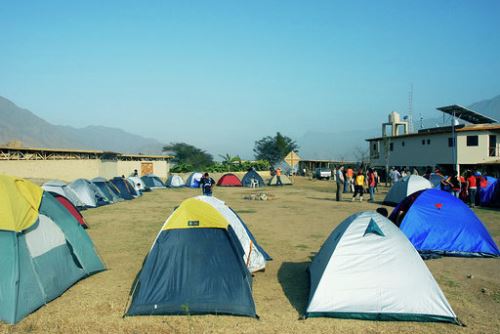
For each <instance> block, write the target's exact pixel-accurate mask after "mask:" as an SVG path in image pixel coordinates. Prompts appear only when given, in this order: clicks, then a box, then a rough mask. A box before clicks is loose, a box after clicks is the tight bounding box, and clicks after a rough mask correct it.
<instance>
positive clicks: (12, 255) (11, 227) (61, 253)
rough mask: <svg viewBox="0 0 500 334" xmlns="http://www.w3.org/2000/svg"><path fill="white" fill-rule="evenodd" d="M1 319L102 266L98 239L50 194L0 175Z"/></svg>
mask: <svg viewBox="0 0 500 334" xmlns="http://www.w3.org/2000/svg"><path fill="white" fill-rule="evenodd" d="M0 268H1V270H0V321H5V322H7V323H17V322H18V321H20V320H22V319H23V318H24V317H25V316H27V315H28V314H30V313H31V312H33V311H35V310H36V309H38V308H39V307H41V306H43V305H45V304H47V303H48V302H50V301H51V300H53V299H55V298H57V297H58V296H60V295H61V294H62V293H63V292H64V291H66V290H67V289H68V288H69V287H70V286H72V285H73V284H74V283H76V282H77V281H79V280H80V279H82V278H84V277H86V276H89V275H91V274H93V273H96V272H99V271H102V270H104V269H105V268H104V265H103V263H102V262H101V260H100V259H99V256H98V255H97V253H96V250H95V248H94V245H93V243H92V241H91V239H90V238H89V236H88V235H87V233H86V232H85V230H84V229H83V228H82V227H81V226H80V224H77V222H76V221H75V218H74V217H73V216H72V215H71V214H70V213H69V212H68V211H67V210H66V208H65V207H64V206H63V205H61V204H60V203H59V202H58V201H57V200H56V199H55V198H54V197H53V196H52V195H50V194H49V193H46V192H43V190H42V189H41V188H40V187H39V186H37V185H35V184H33V183H31V182H29V181H26V180H22V179H16V178H13V177H10V176H5V175H0Z"/></svg>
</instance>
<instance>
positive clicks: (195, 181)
mask: <svg viewBox="0 0 500 334" xmlns="http://www.w3.org/2000/svg"><path fill="white" fill-rule="evenodd" d="M202 177H203V174H202V173H198V172H194V173H191V175H189V177H188V178H187V180H186V187H189V188H199V187H200V180H201V178H202Z"/></svg>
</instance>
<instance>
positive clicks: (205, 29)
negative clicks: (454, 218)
mask: <svg viewBox="0 0 500 334" xmlns="http://www.w3.org/2000/svg"><path fill="white" fill-rule="evenodd" d="M499 17H500V1H497V0H477V1H468V0H465V1H458V0H455V1H445V0H439V1H434V0H432V1H430V0H429V1H416V0H415V1H405V0H394V1H381V0H377V1H368V0H367V1H342V2H340V1H178V2H170V1H80V2H72V1H50V0H47V1H32V2H24V1H9V2H8V1H5V0H0V95H1V96H4V97H6V98H9V99H11V100H13V101H14V102H15V103H16V104H18V105H20V106H22V107H25V108H28V109H30V110H31V111H33V112H34V113H36V114H37V115H39V116H40V117H42V118H45V119H46V120H48V121H50V122H52V123H55V124H65V125H66V124H70V125H74V126H77V127H82V126H86V125H91V124H95V125H106V126H115V127H120V128H123V129H125V130H127V131H130V132H134V133H137V134H141V135H144V136H148V137H154V138H157V139H158V140H160V141H162V142H172V141H186V142H189V143H192V144H195V145H198V146H201V147H203V148H205V149H207V150H209V151H210V152H212V153H214V154H218V153H226V152H228V153H232V154H236V153H240V154H242V155H248V154H249V152H251V150H252V148H253V142H254V141H255V140H256V139H259V138H261V137H262V136H265V135H270V134H273V133H275V132H276V131H281V132H282V133H285V134H287V135H289V136H292V137H293V138H295V139H299V138H300V137H301V136H302V135H303V134H304V133H305V132H307V131H318V132H337V131H345V130H355V129H368V128H378V127H379V124H380V123H381V122H382V121H383V120H385V119H386V115H387V114H388V113H389V112H390V111H392V110H396V111H400V112H401V113H403V114H404V113H405V112H406V111H407V110H408V91H409V87H410V84H412V83H413V87H414V112H415V117H418V114H419V113H422V114H423V115H424V116H435V115H437V112H436V111H435V109H434V108H435V107H437V106H441V105H445V104H451V103H458V104H463V105H468V104H470V103H472V102H476V101H478V100H482V99H485V98H490V97H493V96H495V95H498V94H500V81H499V79H498V78H500V38H499V36H500V23H499ZM361 140H362V138H361Z"/></svg>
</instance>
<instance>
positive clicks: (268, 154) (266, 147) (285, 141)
mask: <svg viewBox="0 0 500 334" xmlns="http://www.w3.org/2000/svg"><path fill="white" fill-rule="evenodd" d="M298 148H299V146H298V145H297V143H296V142H295V141H294V140H292V139H291V138H289V137H287V136H283V135H282V134H281V133H279V132H277V133H276V136H274V137H270V136H267V137H264V138H262V139H260V140H257V141H256V142H255V146H254V149H253V151H254V153H255V158H256V159H257V160H267V161H269V162H270V163H271V164H275V163H276V162H278V161H280V160H281V159H283V158H284V157H285V156H286V155H287V154H288V153H290V152H291V151H294V152H297V150H298Z"/></svg>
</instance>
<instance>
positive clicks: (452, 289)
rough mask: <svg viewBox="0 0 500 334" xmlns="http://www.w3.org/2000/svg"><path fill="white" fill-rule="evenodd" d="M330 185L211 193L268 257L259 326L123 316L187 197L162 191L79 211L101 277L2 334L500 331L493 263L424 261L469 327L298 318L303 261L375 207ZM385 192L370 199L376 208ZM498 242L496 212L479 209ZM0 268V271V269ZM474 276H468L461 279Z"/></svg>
mask: <svg viewBox="0 0 500 334" xmlns="http://www.w3.org/2000/svg"><path fill="white" fill-rule="evenodd" d="M334 190H335V185H334V184H333V183H332V182H328V181H312V180H308V179H304V178H297V180H296V184H295V185H294V186H290V187H283V188H276V187H273V188H267V189H265V191H266V192H268V193H270V194H272V195H273V199H272V200H269V201H249V200H245V199H243V196H244V195H245V194H249V193H251V192H252V191H251V190H250V189H241V188H240V189H238V188H217V189H215V192H214V195H215V196H217V197H218V198H220V199H222V200H224V201H226V202H227V204H228V205H229V206H231V207H232V208H233V209H235V210H236V211H237V212H238V213H239V214H240V216H241V217H242V218H243V219H244V221H245V222H246V223H247V225H248V226H249V227H250V229H251V230H252V232H253V234H254V235H255V237H256V238H257V240H258V241H259V243H260V244H261V245H262V246H263V247H264V248H265V249H266V250H267V251H268V252H269V254H270V255H271V256H272V257H273V258H274V260H273V261H271V262H269V263H268V264H267V269H266V271H265V272H259V273H256V274H255V275H254V281H253V282H254V286H253V295H254V299H255V303H256V307H257V312H258V314H259V316H260V320H256V319H250V318H244V317H232V316H212V315H207V316H153V317H127V318H123V317H122V316H123V313H124V311H125V306H126V304H127V299H128V298H129V291H130V287H131V284H132V282H133V280H134V278H135V276H136V274H137V272H138V271H139V269H140V268H141V265H142V261H143V260H144V257H145V255H146V254H147V252H148V251H149V249H150V247H151V244H152V242H153V240H154V238H155V236H156V234H157V233H158V231H159V229H160V227H161V225H162V224H163V222H164V221H165V219H166V218H167V217H168V216H169V214H170V213H171V212H172V210H173V209H174V207H175V206H177V205H178V204H179V203H180V202H181V201H182V200H183V199H185V198H188V197H191V196H194V195H198V194H199V191H198V190H193V189H176V190H170V189H162V190H156V191H154V192H151V193H146V194H145V195H144V196H143V197H141V198H139V199H137V200H134V201H130V202H122V203H118V204H115V205H110V206H107V207H101V208H98V209H93V210H87V211H85V212H84V215H85V218H86V219H87V221H88V222H89V224H90V226H91V228H90V229H89V230H88V232H89V234H90V235H91V237H92V239H93V241H94V243H95V245H96V247H97V250H98V251H99V254H100V255H101V257H102V258H103V260H104V262H105V263H106V266H107V268H108V270H107V271H105V272H102V273H99V274H96V275H94V276H92V277H89V278H87V279H84V280H82V281H80V282H79V283H77V284H76V285H74V286H73V287H72V288H70V289H69V290H68V291H66V293H64V294H63V295H62V296H61V297H59V298H57V299H56V300H54V301H52V302H51V303H49V304H48V305H46V306H44V307H42V308H41V309H39V310H38V311H36V312H34V313H33V314H31V315H30V316H28V317H27V318H25V319H24V320H23V321H21V322H20V323H19V324H17V325H14V326H8V325H3V324H0V333H65V334H67V333H440V334H442V333H454V334H455V333H464V334H465V333H500V260H498V259H466V258H441V259H435V260H430V261H426V264H427V265H428V266H429V268H430V270H431V271H432V273H433V275H434V277H435V278H436V280H437V281H438V283H439V285H440V286H441V289H442V290H443V291H444V293H445V295H446V297H447V299H448V301H449V302H450V304H451V305H452V307H453V309H454V311H455V312H456V313H457V315H458V316H459V318H460V319H461V320H462V322H464V323H465V324H466V325H467V327H459V326H457V325H452V324H439V323H415V322H376V321H360V320H342V319H331V318H314V319H307V320H299V316H300V315H301V314H302V313H303V312H304V309H305V306H306V302H307V296H308V276H307V273H306V268H307V266H308V264H309V262H310V260H311V256H313V255H314V253H315V252H316V251H318V249H319V248H320V246H321V245H322V243H323V241H324V240H325V239H326V238H327V236H328V235H329V234H330V232H331V231H332V230H333V229H334V228H335V227H336V226H337V225H338V224H339V223H340V222H341V221H342V220H344V219H345V218H346V217H348V216H349V215H351V214H352V213H355V212H357V211H360V210H374V209H375V208H376V207H377V206H378V205H376V204H369V203H366V202H363V203H359V202H355V203H352V202H351V201H350V198H347V199H345V201H344V202H340V203H338V202H335V201H334V197H335V193H334ZM383 196H384V192H383V191H382V192H381V193H378V194H377V200H379V201H380V200H382V199H383ZM476 213H477V214H478V216H479V217H480V218H481V219H482V220H483V222H485V223H486V226H487V228H488V229H489V231H490V233H491V234H492V235H493V237H494V239H495V241H496V243H497V244H500V211H494V210H486V209H477V210H476ZM0 270H1V268H0ZM470 274H471V275H473V278H468V277H467V276H468V275H470Z"/></svg>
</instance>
